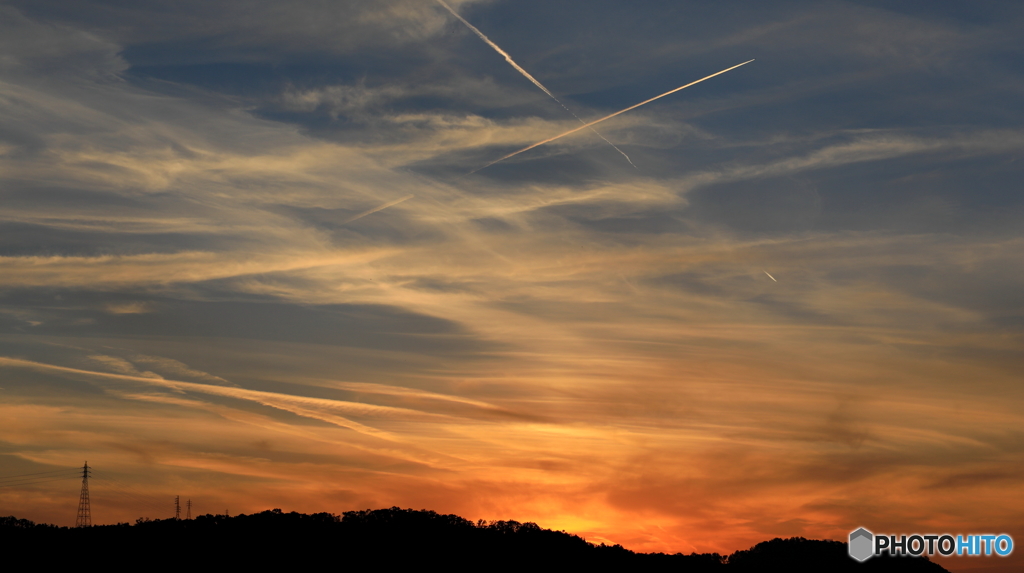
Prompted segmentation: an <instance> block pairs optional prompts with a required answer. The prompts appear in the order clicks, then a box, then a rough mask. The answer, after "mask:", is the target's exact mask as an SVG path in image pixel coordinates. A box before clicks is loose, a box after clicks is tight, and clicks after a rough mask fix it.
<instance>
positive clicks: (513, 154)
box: [438, 0, 754, 174]
mask: <svg viewBox="0 0 1024 573" xmlns="http://www.w3.org/2000/svg"><path fill="white" fill-rule="evenodd" d="M440 1H441V0H438V2H440ZM753 61H754V60H747V61H745V62H743V63H742V64H736V65H735V66H733V67H731V68H725V69H724V70H722V71H720V72H715V73H713V74H711V75H710V76H707V77H703V78H701V79H699V80H697V81H695V82H690V83H688V84H686V85H685V86H679V87H677V88H676V89H674V90H670V91H667V92H665V93H663V94H661V95H658V96H654V97H652V98H651V99H648V100H644V101H642V102H640V103H638V104H636V105H631V106H629V107H627V108H626V109H624V110H621V111H617V112H615V113H613V114H610V115H606V116H604V117H602V118H601V119H595V120H594V121H592V122H590V123H585V124H583V125H582V126H580V127H577V128H576V129H570V130H569V131H567V132H565V133H563V134H561V135H556V136H554V137H549V138H547V139H545V140H544V141H538V142H537V143H534V144H533V145H530V146H527V147H524V148H522V149H520V150H519V151H513V152H512V153H509V154H508V155H506V156H505V157H502V158H500V159H495V160H494V161H492V162H490V163H488V164H487V165H484V166H483V167H477V168H476V169H474V170H472V171H470V173H471V174H472V173H476V172H477V171H480V170H481V169H486V168H488V167H490V166H491V165H494V164H495V163H500V162H502V161H504V160H506V159H508V158H509V157H515V156H516V155H519V154H520V153H522V152H524V151H529V150H531V149H533V148H534V147H540V146H541V145H544V144H545V143H551V142H552V141H554V140H556V139H561V138H563V137H565V136H566V135H572V134H574V133H576V132H577V131H580V130H581V129H586V128H588V127H590V126H592V125H595V124H598V123H601V122H602V121H604V120H606V119H611V118H613V117H615V116H617V115H621V114H623V113H626V112H627V111H629V110H632V109H636V108H638V107H640V106H642V105H645V104H649V103H651V102H652V101H654V100H656V99H661V98H663V97H665V96H667V95H671V94H674V93H676V92H677V91H679V90H684V89H686V88H688V87H690V86H692V85H695V84H699V83H701V82H702V81H704V80H710V79H711V78H713V77H715V76H718V75H722V74H724V73H725V72H728V71H729V70H735V69H736V68H738V67H740V66H745V65H747V64H749V63H750V62H753Z"/></svg>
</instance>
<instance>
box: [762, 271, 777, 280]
mask: <svg viewBox="0 0 1024 573" xmlns="http://www.w3.org/2000/svg"><path fill="white" fill-rule="evenodd" d="M761 270H764V269H761ZM764 274H766V275H768V278H770V279H772V280H773V281H775V277H773V276H772V275H771V273H769V272H768V271H764ZM775 282H779V281H775Z"/></svg>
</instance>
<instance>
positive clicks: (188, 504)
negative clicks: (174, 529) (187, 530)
mask: <svg viewBox="0 0 1024 573" xmlns="http://www.w3.org/2000/svg"><path fill="white" fill-rule="evenodd" d="M185 519H192V500H191V499H190V500H188V501H186V502H185Z"/></svg>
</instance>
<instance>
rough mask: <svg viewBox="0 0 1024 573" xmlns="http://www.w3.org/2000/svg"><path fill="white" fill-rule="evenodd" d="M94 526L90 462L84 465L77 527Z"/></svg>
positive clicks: (76, 521) (76, 519) (76, 520)
mask: <svg viewBox="0 0 1024 573" xmlns="http://www.w3.org/2000/svg"><path fill="white" fill-rule="evenodd" d="M91 526H92V508H91V507H90V505H89V462H85V465H84V466H82V493H81V495H79V496H78V517H77V518H75V527H91Z"/></svg>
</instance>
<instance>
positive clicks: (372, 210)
mask: <svg viewBox="0 0 1024 573" xmlns="http://www.w3.org/2000/svg"><path fill="white" fill-rule="evenodd" d="M413 197H415V195H406V196H405V197H402V198H401V199H395V200H394V201H389V202H387V203H384V204H383V205H378V206H377V207H374V208H373V209H369V210H367V211H363V212H362V213H359V214H358V215H353V216H351V217H349V218H348V219H345V220H344V221H342V222H341V224H342V225H347V224H349V223H351V222H352V221H355V220H356V219H362V218H363V217H365V216H367V215H372V214H374V213H376V212H377V211H383V210H384V209H387V208H388V207H394V206H395V205H398V204H399V203H401V202H402V201H407V200H409V199H412V198H413Z"/></svg>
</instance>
